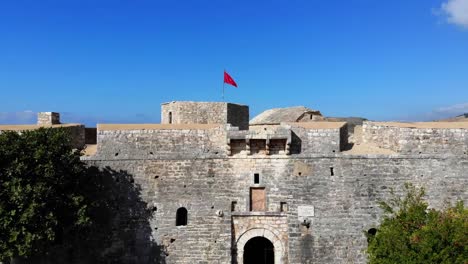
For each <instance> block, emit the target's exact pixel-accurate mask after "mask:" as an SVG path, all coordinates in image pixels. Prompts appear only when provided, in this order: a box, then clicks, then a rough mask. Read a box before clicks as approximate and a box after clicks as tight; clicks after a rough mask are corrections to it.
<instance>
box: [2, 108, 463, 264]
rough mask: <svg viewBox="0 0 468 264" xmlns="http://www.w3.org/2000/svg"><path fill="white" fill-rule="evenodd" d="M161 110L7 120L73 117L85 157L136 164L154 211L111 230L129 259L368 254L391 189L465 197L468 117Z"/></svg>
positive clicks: (439, 201) (286, 259) (138, 181)
mask: <svg viewBox="0 0 468 264" xmlns="http://www.w3.org/2000/svg"><path fill="white" fill-rule="evenodd" d="M161 115H162V118H161V124H98V126H97V129H95V130H93V129H88V128H85V127H84V126H82V125H79V124H67V125H63V124H60V121H59V118H58V114H57V113H51V112H48V113H39V122H38V125H37V126H35V125H30V126H0V130H25V129H34V128H36V127H39V126H52V127H56V126H63V127H66V128H67V129H70V131H71V133H72V135H73V136H74V138H75V141H74V142H75V143H76V144H77V146H78V145H80V144H81V145H82V144H85V143H88V144H89V143H91V144H96V145H94V146H93V145H89V147H88V149H87V153H86V155H85V156H83V157H82V159H83V160H84V161H85V162H86V163H87V164H89V165H90V166H91V165H93V166H98V167H101V168H105V167H109V168H112V169H114V170H117V171H125V172H126V173H128V174H129V175H131V176H132V181H134V184H135V185H138V186H140V188H141V199H143V200H144V201H145V203H146V205H147V206H148V207H149V208H152V215H151V217H150V219H148V223H149V226H150V228H146V229H143V228H138V225H136V226H137V227H136V228H133V229H131V230H130V231H131V232H129V234H131V235H130V236H131V237H116V238H115V243H114V244H113V247H112V248H110V249H109V252H110V255H112V254H113V255H112V256H113V257H114V258H116V259H119V260H120V261H122V262H123V263H276V264H279V263H283V264H287V263H290V264H292V263H297V264H299V263H365V262H366V253H365V248H366V246H367V239H366V236H365V233H366V232H371V233H373V232H376V227H377V225H378V223H379V219H380V216H381V214H382V211H381V210H380V209H379V207H378V201H379V200H385V199H388V198H389V197H390V190H391V189H394V190H396V192H397V193H401V192H402V187H403V185H404V183H407V182H411V183H413V184H415V185H417V186H424V187H425V188H426V191H427V200H428V201H429V204H430V206H431V207H436V208H441V207H443V206H444V204H445V203H447V202H454V201H456V200H463V201H464V202H465V204H466V203H467V202H468V188H467V187H468V122H422V123H395V122H370V121H364V122H363V124H362V126H356V127H351V126H349V125H348V124H347V123H346V122H339V121H331V119H329V118H325V117H323V116H322V114H321V113H320V112H319V111H316V110H311V109H308V108H305V107H291V108H282V109H281V108H280V109H271V110H267V111H265V112H263V113H261V114H260V115H258V116H257V117H255V118H253V119H252V120H250V121H249V109H248V106H244V105H238V104H231V103H224V102H217V103H216V102H170V103H165V104H162V109H161ZM348 130H350V131H351V130H352V133H351V132H349V131H348ZM94 141H96V142H94ZM121 218H122V219H123V220H124V221H122V223H123V224H122V228H127V229H128V228H132V227H128V226H126V225H125V223H130V222H132V221H140V220H141V219H135V218H138V217H132V215H131V214H130V215H128V214H126V215H122V217H121ZM122 219H121V220H122ZM377 232H378V231H377ZM149 240H150V241H152V243H155V244H157V245H158V249H159V250H152V248H151V246H150V245H149V242H148V241H149ZM129 241H132V242H131V243H130V242H129ZM109 252H108V253H109ZM113 252H114V253H113ZM115 252H119V253H115Z"/></svg>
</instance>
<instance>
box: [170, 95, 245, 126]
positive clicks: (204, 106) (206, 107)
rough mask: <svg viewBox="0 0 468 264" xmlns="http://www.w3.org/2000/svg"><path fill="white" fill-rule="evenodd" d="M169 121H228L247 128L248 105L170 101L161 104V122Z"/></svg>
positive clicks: (194, 122) (187, 122) (218, 122)
mask: <svg viewBox="0 0 468 264" xmlns="http://www.w3.org/2000/svg"><path fill="white" fill-rule="evenodd" d="M170 116H171V117H170ZM170 119H172V120H170ZM170 121H172V124H228V123H229V124H231V125H232V126H236V127H239V128H240V129H248V125H249V107H248V106H245V105H237V104H231V103H224V102H170V103H165V104H162V105H161V123H162V124H169V123H170Z"/></svg>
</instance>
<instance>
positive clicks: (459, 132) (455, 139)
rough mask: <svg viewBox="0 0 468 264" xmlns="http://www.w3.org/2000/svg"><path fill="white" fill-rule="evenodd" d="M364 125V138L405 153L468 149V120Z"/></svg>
mask: <svg viewBox="0 0 468 264" xmlns="http://www.w3.org/2000/svg"><path fill="white" fill-rule="evenodd" d="M362 128H363V129H362V131H363V142H365V143H373V144H375V145H377V146H379V147H381V148H386V149H391V150H393V151H395V152H398V153H402V154H452V155H466V154H467V153H468V122H466V123H465V124H464V123H461V122H458V123H437V122H433V123H383V122H364V123H363V127H362Z"/></svg>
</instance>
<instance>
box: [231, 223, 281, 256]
mask: <svg viewBox="0 0 468 264" xmlns="http://www.w3.org/2000/svg"><path fill="white" fill-rule="evenodd" d="M256 237H264V238H266V239H268V240H269V241H270V242H271V243H272V244H273V248H274V259H275V262H274V263H275V264H283V256H284V247H283V243H282V242H281V240H280V239H279V238H278V236H277V235H275V234H274V233H273V232H271V231H270V230H268V229H265V228H253V229H249V230H247V231H246V232H244V233H243V234H242V235H241V236H240V237H239V239H238V240H237V242H236V248H237V263H238V264H242V263H244V248H245V245H246V244H247V242H248V241H250V240H251V239H252V238H256Z"/></svg>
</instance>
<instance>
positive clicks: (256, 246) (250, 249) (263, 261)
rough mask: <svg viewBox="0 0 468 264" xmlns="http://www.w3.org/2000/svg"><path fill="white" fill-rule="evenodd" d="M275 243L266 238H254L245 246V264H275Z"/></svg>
mask: <svg viewBox="0 0 468 264" xmlns="http://www.w3.org/2000/svg"><path fill="white" fill-rule="evenodd" d="M274 263H275V250H274V246H273V243H271V242H270V240H268V239H266V238H264V237H254V238H252V239H250V240H249V241H248V242H247V243H246V244H245V246H244V264H274Z"/></svg>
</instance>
